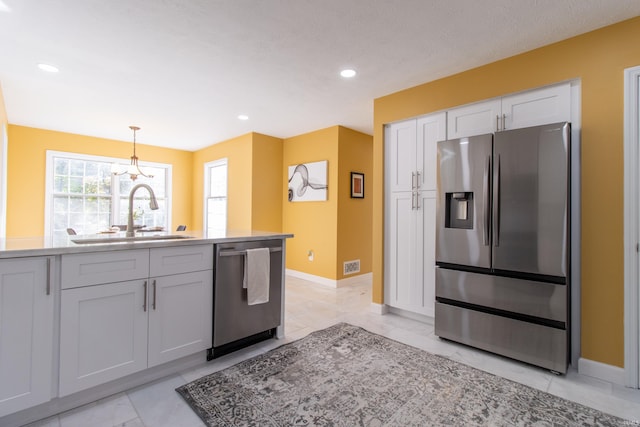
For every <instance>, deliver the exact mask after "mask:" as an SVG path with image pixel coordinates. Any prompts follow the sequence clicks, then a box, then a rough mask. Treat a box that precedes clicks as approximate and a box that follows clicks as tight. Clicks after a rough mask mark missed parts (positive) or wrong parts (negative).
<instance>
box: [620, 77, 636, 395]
mask: <svg viewBox="0 0 640 427" xmlns="http://www.w3.org/2000/svg"><path fill="white" fill-rule="evenodd" d="M639 115H640V66H637V67H632V68H627V69H625V70H624V375H625V385H626V386H627V387H632V388H638V387H639V385H640V372H639V371H640V342H639V341H640V337H639V335H640V317H639V316H638V309H640V274H639V272H640V265H639V260H640V258H639V253H640V251H639V249H640V247H639V246H638V245H639V244H640V182H639V179H640V173H639V172H638V168H640V156H639V154H640V147H639V145H640V117H639Z"/></svg>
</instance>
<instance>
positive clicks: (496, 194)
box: [493, 155, 500, 247]
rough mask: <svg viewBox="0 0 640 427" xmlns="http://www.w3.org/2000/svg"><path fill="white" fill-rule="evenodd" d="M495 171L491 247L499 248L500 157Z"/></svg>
mask: <svg viewBox="0 0 640 427" xmlns="http://www.w3.org/2000/svg"><path fill="white" fill-rule="evenodd" d="M497 163H498V164H497V165H496V170H495V175H496V181H495V186H494V189H493V198H494V204H493V245H494V246H495V247H498V246H500V155H498V158H497Z"/></svg>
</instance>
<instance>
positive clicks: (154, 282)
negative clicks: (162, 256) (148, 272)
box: [151, 279, 157, 310]
mask: <svg viewBox="0 0 640 427" xmlns="http://www.w3.org/2000/svg"><path fill="white" fill-rule="evenodd" d="M156 291H157V289H156V280H155V279H153V304H152V306H151V307H152V308H153V309H154V310H155V309H156V295H157V292H156Z"/></svg>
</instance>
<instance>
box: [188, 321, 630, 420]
mask: <svg viewBox="0 0 640 427" xmlns="http://www.w3.org/2000/svg"><path fill="white" fill-rule="evenodd" d="M176 391H177V392H178V393H180V394H181V395H182V396H183V397H184V399H185V400H186V401H187V402H188V403H189V405H191V407H192V408H193V410H194V411H195V412H196V413H197V414H198V415H199V416H200V418H202V420H203V421H204V422H205V424H207V425H209V426H359V425H362V426H434V425H436V426H437V425H451V426H477V425H482V426H529V425H535V426H621V425H626V426H631V425H637V424H635V423H632V422H629V421H625V420H622V419H620V418H617V417H614V416H610V415H607V414H604V413H602V412H599V411H596V410H594V409H591V408H588V407H585V406H581V405H579V404H576V403H573V402H570V401H567V400H564V399H561V398H558V397H555V396H552V395H550V394H548V393H545V392H542V391H538V390H535V389H532V388H529V387H527V386H524V385H521V384H518V383H515V382H512V381H509V380H506V379H504V378H501V377H497V376H495V375H491V374H488V373H485V372H483V371H480V370H477V369H474V368H471V367H468V366H466V365H463V364H460V363H458V362H454V361H452V360H449V359H446V358H444V357H441V356H436V355H433V354H430V353H427V352H425V351H422V350H419V349H416V348H413V347H410V346H407V345H404V344H401V343H399V342H396V341H393V340H390V339H387V338H384V337H382V336H379V335H376V334H373V333H371V332H368V331H365V330H364V329H361V328H358V327H356V326H352V325H349V324H346V323H340V324H337V325H334V326H332V327H330V328H328V329H324V330H322V331H317V332H314V333H312V334H310V335H309V336H307V337H305V338H303V339H300V340H298V341H295V342H292V343H289V344H285V345H283V346H281V347H279V348H277V349H275V350H272V351H269V352H268V353H265V354H263V355H260V356H257V357H254V358H252V359H249V360H246V361H244V362H241V363H239V364H237V365H235V366H232V367H230V368H227V369H225V370H223V371H220V372H216V373H214V374H211V375H207V376H205V377H203V378H200V379H198V380H196V381H193V382H191V383H189V384H186V385H184V386H182V387H179V388H177V389H176Z"/></svg>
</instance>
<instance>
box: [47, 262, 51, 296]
mask: <svg viewBox="0 0 640 427" xmlns="http://www.w3.org/2000/svg"><path fill="white" fill-rule="evenodd" d="M46 293H47V295H51V258H47V287H46Z"/></svg>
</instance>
